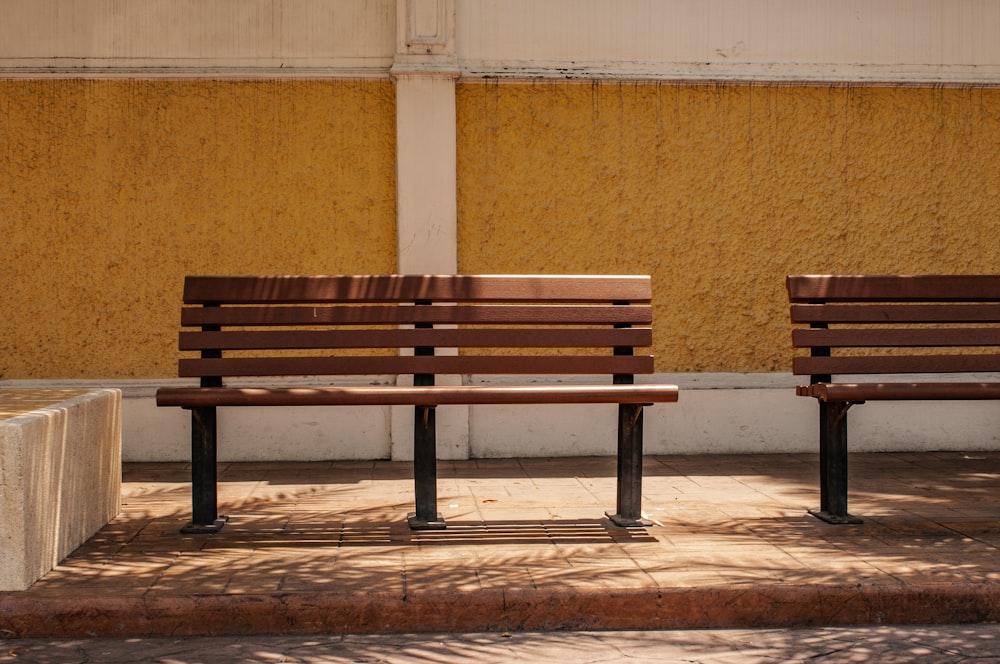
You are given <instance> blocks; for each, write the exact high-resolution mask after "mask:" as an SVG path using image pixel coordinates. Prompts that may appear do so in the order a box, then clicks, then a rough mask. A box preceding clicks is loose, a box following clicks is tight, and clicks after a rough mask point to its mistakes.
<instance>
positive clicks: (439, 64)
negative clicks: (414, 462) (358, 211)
mask: <svg viewBox="0 0 1000 664" xmlns="http://www.w3.org/2000/svg"><path fill="white" fill-rule="evenodd" d="M396 10H397V17H396V18H397V24H396V56H395V59H394V63H393V66H392V70H391V73H392V77H393V80H394V81H395V84H396V201H397V203H396V205H397V210H396V224H397V232H398V236H399V240H398V241H399V245H398V270H399V272H400V273H404V274H455V273H456V272H457V271H458V250H457V240H458V231H457V225H458V207H457V205H458V203H457V189H456V187H457V185H456V180H457V166H456V155H455V81H456V79H457V78H458V75H459V70H458V61H457V58H456V55H455V2H454V0H399V2H398V3H397V6H396ZM439 352H455V351H447V350H443V351H439ZM460 380H461V378H460V377H459V376H438V377H437V382H438V384H441V385H445V384H458V383H459V382H460ZM436 417H437V455H438V457H439V458H443V459H466V458H468V456H469V409H468V407H463V406H448V407H447V408H442V409H440V412H438V413H437V416H436ZM412 441H413V408H408V407H396V408H393V412H392V458H393V459H411V458H412V457H413V444H412Z"/></svg>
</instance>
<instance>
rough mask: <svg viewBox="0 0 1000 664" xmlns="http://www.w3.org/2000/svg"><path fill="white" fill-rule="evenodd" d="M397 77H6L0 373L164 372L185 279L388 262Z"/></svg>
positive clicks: (1, 118)
mask: <svg viewBox="0 0 1000 664" xmlns="http://www.w3.org/2000/svg"><path fill="white" fill-rule="evenodd" d="M394 115H395V95H394V90H393V86H392V84H391V82H389V81H367V82H351V81H338V82H331V81H326V82H322V81H296V80H285V81H257V82H250V81H243V82H238V81H164V80H158V81H125V80H105V81H87V80H40V81H37V80H36V81H22V80H6V81H0V223H2V225H3V228H4V239H3V242H2V243H0V264H2V265H3V267H4V273H3V287H2V288H0V378H3V379H43V378H44V379H48V378H107V377H167V376H175V375H176V361H177V355H178V354H177V351H176V343H177V342H176V339H177V336H176V335H177V324H178V321H179V313H178V312H179V307H180V297H181V287H182V279H183V276H184V275H185V274H225V273H229V274H272V273H339V272H346V273H352V272H391V271H393V270H394V268H395V265H396V234H395V207H396V199H395V161H394V159H395V119H394Z"/></svg>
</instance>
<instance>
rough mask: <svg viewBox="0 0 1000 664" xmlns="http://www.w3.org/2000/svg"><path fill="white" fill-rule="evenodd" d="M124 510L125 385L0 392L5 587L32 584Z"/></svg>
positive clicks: (0, 533)
mask: <svg viewBox="0 0 1000 664" xmlns="http://www.w3.org/2000/svg"><path fill="white" fill-rule="evenodd" d="M120 509H121V392H120V391H119V390H116V389H101V390H44V389H34V390H2V391H0V590H25V589H27V588H28V587H29V586H30V585H31V584H32V583H34V582H35V581H36V580H37V579H39V578H40V577H41V576H42V575H44V574H45V573H46V572H48V571H49V570H51V569H52V568H53V567H54V566H55V565H56V564H58V563H59V562H60V561H61V560H62V559H64V558H65V557H66V556H68V555H69V554H70V553H71V552H72V551H73V550H74V549H76V548H77V547H79V546H80V545H81V544H83V543H84V542H85V541H86V540H87V539H88V538H89V537H90V536H91V535H93V534H94V533H96V532H97V531H98V530H99V529H100V528H101V527H103V526H104V525H105V524H107V523H108V521H110V520H111V519H112V518H113V517H114V516H115V515H116V514H118V512H119V511H120Z"/></svg>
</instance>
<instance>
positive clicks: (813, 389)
mask: <svg viewBox="0 0 1000 664" xmlns="http://www.w3.org/2000/svg"><path fill="white" fill-rule="evenodd" d="M795 392H796V394H797V395H799V396H805V397H814V398H817V399H819V400H821V401H828V402H829V401H869V400H879V401H908V400H924V399H941V400H952V399H959V400H978V399H1000V383H813V384H812V385H800V386H798V387H797V388H796V390H795Z"/></svg>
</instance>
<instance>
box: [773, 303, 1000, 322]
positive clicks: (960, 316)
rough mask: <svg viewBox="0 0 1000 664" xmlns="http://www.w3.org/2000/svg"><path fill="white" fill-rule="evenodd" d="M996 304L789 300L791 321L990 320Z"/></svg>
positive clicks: (999, 311) (995, 316)
mask: <svg viewBox="0 0 1000 664" xmlns="http://www.w3.org/2000/svg"><path fill="white" fill-rule="evenodd" d="M998 320H1000V304H881V303H879V304H793V305H792V322H793V323H992V322H995V321H998Z"/></svg>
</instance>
